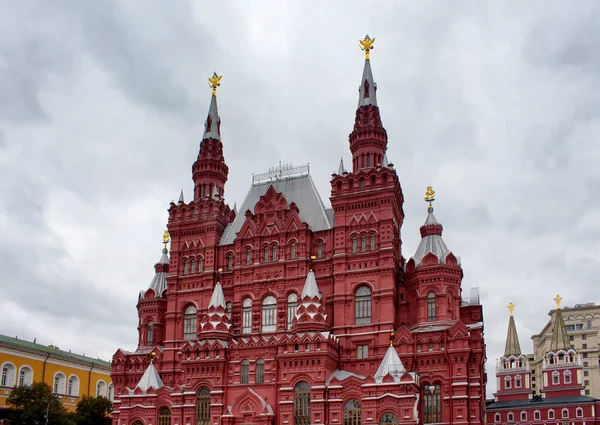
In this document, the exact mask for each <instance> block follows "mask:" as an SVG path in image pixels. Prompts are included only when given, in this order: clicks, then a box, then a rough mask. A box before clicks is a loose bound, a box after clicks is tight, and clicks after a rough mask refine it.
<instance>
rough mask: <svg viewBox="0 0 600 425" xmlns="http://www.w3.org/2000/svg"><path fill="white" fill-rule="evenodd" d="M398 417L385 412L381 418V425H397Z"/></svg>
mask: <svg viewBox="0 0 600 425" xmlns="http://www.w3.org/2000/svg"><path fill="white" fill-rule="evenodd" d="M397 423H398V418H397V417H396V415H394V414H393V413H384V414H383V415H382V416H381V419H379V425H396V424H397Z"/></svg>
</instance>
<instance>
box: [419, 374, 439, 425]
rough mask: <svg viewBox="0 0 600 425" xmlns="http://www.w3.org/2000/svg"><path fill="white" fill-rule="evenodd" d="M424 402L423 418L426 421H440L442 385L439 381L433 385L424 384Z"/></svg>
mask: <svg viewBox="0 0 600 425" xmlns="http://www.w3.org/2000/svg"><path fill="white" fill-rule="evenodd" d="M424 393H425V397H424V399H423V402H424V403H425V406H424V410H423V420H424V422H425V423H426V424H427V423H429V424H430V423H435V422H441V421H442V386H441V384H440V383H439V382H437V383H436V384H435V385H427V384H426V385H425V389H424Z"/></svg>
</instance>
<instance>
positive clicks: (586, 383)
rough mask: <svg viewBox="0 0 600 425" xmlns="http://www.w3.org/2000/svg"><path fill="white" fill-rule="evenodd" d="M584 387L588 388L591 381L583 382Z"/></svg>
mask: <svg viewBox="0 0 600 425" xmlns="http://www.w3.org/2000/svg"><path fill="white" fill-rule="evenodd" d="M583 385H585V386H586V387H587V386H588V385H590V381H589V379H586V380H585V381H583Z"/></svg>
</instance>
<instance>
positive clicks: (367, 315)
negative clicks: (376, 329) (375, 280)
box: [354, 286, 371, 325]
mask: <svg viewBox="0 0 600 425" xmlns="http://www.w3.org/2000/svg"><path fill="white" fill-rule="evenodd" d="M354 304H355V311H354V313H355V314H354V317H355V323H356V324H357V325H364V324H366V323H371V290H370V289H369V287H367V286H361V287H360V288H358V290H357V291H356V297H355V302H354Z"/></svg>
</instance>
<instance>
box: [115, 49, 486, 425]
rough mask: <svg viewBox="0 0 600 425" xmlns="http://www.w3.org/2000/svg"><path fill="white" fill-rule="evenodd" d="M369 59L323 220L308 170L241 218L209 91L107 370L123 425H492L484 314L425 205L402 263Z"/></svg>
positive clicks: (254, 198) (289, 177) (262, 196)
mask: <svg viewBox="0 0 600 425" xmlns="http://www.w3.org/2000/svg"><path fill="white" fill-rule="evenodd" d="M369 46H370V45H369V44H367V45H366V46H365V47H366V50H367V59H366V61H365V64H364V70H363V74H362V79H361V80H360V87H359V99H358V108H357V110H356V116H355V119H354V128H353V131H352V132H351V134H350V136H349V145H350V152H351V154H352V162H351V163H352V167H351V170H349V171H347V170H346V169H345V167H344V164H343V161H342V162H340V165H339V170H338V172H337V173H335V174H333V175H332V178H331V195H330V202H331V208H326V207H325V205H324V203H323V201H322V200H321V198H320V196H319V194H318V193H317V191H316V188H315V185H314V183H313V181H312V179H311V176H310V173H309V169H308V166H306V167H295V168H292V167H276V168H274V169H272V170H270V171H269V173H265V174H263V175H256V176H254V177H253V183H252V186H251V187H250V190H249V192H248V195H247V196H246V199H245V201H244V203H243V205H242V207H241V209H240V213H239V214H238V213H237V211H236V209H235V207H234V208H233V209H232V208H230V207H229V205H227V204H226V203H225V201H224V196H225V183H226V181H227V177H228V173H229V168H228V167H227V164H226V161H225V158H224V156H223V143H226V141H222V140H221V134H220V126H221V119H220V117H219V115H218V110H217V98H216V85H217V83H218V82H217V80H214V79H212V80H211V82H213V83H214V88H215V90H213V96H212V98H211V101H210V108H209V113H208V117H207V119H206V123H205V131H204V137H203V139H202V142H201V144H200V152H199V154H198V158H197V160H196V162H195V163H194V165H193V167H192V178H193V181H194V196H193V199H192V200H191V201H189V202H185V201H184V198H183V194H182V196H181V197H180V199H179V202H178V203H177V204H175V203H172V204H171V206H170V208H169V220H168V223H167V227H168V231H169V234H170V237H171V240H170V243H171V245H170V254H169V252H168V251H167V248H166V244H165V249H164V250H163V255H162V257H161V259H160V260H159V262H158V263H157V264H156V265H155V270H156V276H155V277H154V279H153V280H152V282H151V284H150V287H149V288H148V289H147V290H145V291H142V292H141V293H140V296H139V300H138V304H137V308H138V313H139V327H138V329H139V340H138V348H137V350H136V351H135V352H132V353H130V352H125V351H123V350H118V351H117V352H116V354H115V355H114V358H113V374H112V378H113V382H114V385H115V390H116V394H117V395H116V397H115V404H114V412H113V421H114V424H127V425H130V424H135V425H148V424H159V425H167V424H173V425H175V424H179V425H185V424H198V425H239V424H261V425H262V424H264V425H271V424H273V425H274V424H278V425H280V424H281V425H283V424H295V425H309V424H332V425H333V424H340V425H341V424H344V425H361V424H365V425H366V424H382V425H384V424H390V425H393V424H399V423H401V424H416V423H439V422H443V423H447V424H457V425H458V424H481V423H483V420H484V418H483V409H484V400H485V383H486V377H485V373H484V361H485V357H486V356H485V344H484V339H483V315H482V307H481V305H479V302H478V300H475V301H474V302H473V300H471V301H472V302H470V303H465V302H464V301H463V300H462V297H461V281H462V276H463V271H462V268H461V265H460V262H459V261H458V259H457V257H456V256H455V255H454V254H453V253H452V252H451V251H450V250H449V249H448V247H447V246H446V244H445V243H444V241H443V239H442V225H441V224H440V223H438V222H437V221H436V218H435V217H434V215H433V208H432V207H431V202H430V203H429V209H428V212H427V214H424V218H425V224H424V225H423V226H422V227H421V229H420V231H421V236H422V240H421V242H420V244H419V246H418V248H417V250H416V252H415V251H413V252H414V254H412V255H411V254H410V253H409V254H408V257H409V260H408V261H407V260H405V256H404V253H403V249H402V238H401V230H402V223H403V221H404V211H403V208H402V206H403V202H404V197H403V194H402V188H401V186H400V181H399V180H398V175H397V174H396V171H395V169H394V166H393V164H392V163H391V162H390V161H389V160H388V158H387V155H386V150H387V143H388V139H387V133H386V130H385V129H384V127H383V125H382V122H381V117H380V113H379V108H378V106H377V99H376V96H377V94H378V93H377V85H376V84H375V81H374V80H373V75H372V72H371V64H370V60H369V59H368V50H369ZM349 118H350V117H349ZM428 196H429V198H428V199H429V200H430V201H432V200H433V191H428ZM409 231H416V229H412V230H409Z"/></svg>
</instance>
